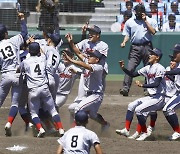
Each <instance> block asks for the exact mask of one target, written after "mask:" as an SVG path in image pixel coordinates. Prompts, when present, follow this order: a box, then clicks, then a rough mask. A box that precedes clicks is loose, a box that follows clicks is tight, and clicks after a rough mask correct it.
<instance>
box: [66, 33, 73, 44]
mask: <svg viewBox="0 0 180 154" xmlns="http://www.w3.org/2000/svg"><path fill="white" fill-rule="evenodd" d="M65 38H66V39H67V41H68V42H69V43H70V42H71V41H73V37H72V34H70V33H68V34H66V35H65Z"/></svg>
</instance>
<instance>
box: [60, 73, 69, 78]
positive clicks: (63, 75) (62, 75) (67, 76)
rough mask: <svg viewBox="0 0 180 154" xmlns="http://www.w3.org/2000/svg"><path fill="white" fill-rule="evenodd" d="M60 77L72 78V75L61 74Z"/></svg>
mask: <svg viewBox="0 0 180 154" xmlns="http://www.w3.org/2000/svg"><path fill="white" fill-rule="evenodd" d="M59 77H61V78H72V75H68V74H64V73H60V74H59Z"/></svg>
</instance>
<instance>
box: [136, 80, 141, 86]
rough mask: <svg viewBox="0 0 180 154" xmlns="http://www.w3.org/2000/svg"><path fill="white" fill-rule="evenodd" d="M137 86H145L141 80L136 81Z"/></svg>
mask: <svg viewBox="0 0 180 154" xmlns="http://www.w3.org/2000/svg"><path fill="white" fill-rule="evenodd" d="M135 84H136V85H137V86H138V87H142V86H143V84H142V83H141V82H140V81H139V80H136V81H135Z"/></svg>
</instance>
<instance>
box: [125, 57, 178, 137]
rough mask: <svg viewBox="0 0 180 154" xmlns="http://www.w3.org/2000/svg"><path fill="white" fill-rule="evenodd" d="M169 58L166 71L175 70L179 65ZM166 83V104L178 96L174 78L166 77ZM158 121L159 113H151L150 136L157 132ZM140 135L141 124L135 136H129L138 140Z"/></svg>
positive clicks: (148, 128) (148, 129)
mask: <svg viewBox="0 0 180 154" xmlns="http://www.w3.org/2000/svg"><path fill="white" fill-rule="evenodd" d="M169 57H170V58H171V61H170V66H168V67H167V68H166V71H170V70H173V69H175V68H176V66H177V65H176V64H177V63H176V62H175V61H174V58H173V56H172V55H169ZM165 82H166V95H165V99H164V103H165V104H166V103H167V102H168V101H169V100H170V99H171V98H172V97H173V96H174V95H175V94H176V87H175V83H174V76H169V75H166V76H165ZM156 120H157V112H151V113H150V124H149V126H148V127H147V132H148V133H149V134H151V133H152V131H154V130H155V123H156ZM140 134H141V127H140V125H139V124H137V127H136V132H135V133H134V134H133V135H131V136H129V137H128V138H129V139H136V138H138V137H139V136H140Z"/></svg>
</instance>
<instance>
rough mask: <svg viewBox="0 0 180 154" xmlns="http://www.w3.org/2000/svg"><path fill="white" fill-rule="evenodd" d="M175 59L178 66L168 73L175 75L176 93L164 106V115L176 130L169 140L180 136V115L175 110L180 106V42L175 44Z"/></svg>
mask: <svg viewBox="0 0 180 154" xmlns="http://www.w3.org/2000/svg"><path fill="white" fill-rule="evenodd" d="M173 51H174V54H173V56H174V61H176V62H177V68H176V69H174V70H171V71H167V72H166V74H167V75H175V79H174V82H175V86H176V90H177V91H176V94H175V95H174V96H173V97H172V98H171V99H170V100H169V101H168V102H167V103H166V105H165V106H164V108H163V112H164V115H165V117H166V119H167V121H168V123H169V124H170V125H171V127H172V128H173V130H174V133H173V134H172V135H171V136H170V138H169V140H177V139H179V138H180V127H179V122H178V116H177V114H176V112H175V110H177V109H178V108H179V107H180V95H179V93H180V44H176V45H175V46H174V49H173Z"/></svg>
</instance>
